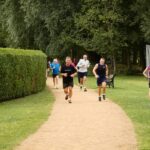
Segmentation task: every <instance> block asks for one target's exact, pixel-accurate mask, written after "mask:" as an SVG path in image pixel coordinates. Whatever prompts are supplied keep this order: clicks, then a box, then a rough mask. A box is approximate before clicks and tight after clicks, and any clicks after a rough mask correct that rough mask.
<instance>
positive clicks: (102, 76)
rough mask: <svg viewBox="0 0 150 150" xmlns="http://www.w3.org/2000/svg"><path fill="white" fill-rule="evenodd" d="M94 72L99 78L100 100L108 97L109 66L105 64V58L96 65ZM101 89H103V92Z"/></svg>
mask: <svg viewBox="0 0 150 150" xmlns="http://www.w3.org/2000/svg"><path fill="white" fill-rule="evenodd" d="M93 74H94V75H95V78H96V79H97V86H98V95H99V97H98V99H99V101H101V100H102V98H103V100H105V99H106V78H107V77H108V66H107V65H106V64H105V59H104V58H101V59H100V62H99V63H98V64H96V65H95V67H94V69H93ZM101 89H103V91H102V94H101Z"/></svg>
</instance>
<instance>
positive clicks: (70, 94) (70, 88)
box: [69, 87, 73, 98]
mask: <svg viewBox="0 0 150 150" xmlns="http://www.w3.org/2000/svg"><path fill="white" fill-rule="evenodd" d="M72 93H73V92H72V87H69V97H70V98H71V97H72Z"/></svg>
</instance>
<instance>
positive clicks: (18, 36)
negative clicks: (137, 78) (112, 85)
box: [0, 0, 150, 71]
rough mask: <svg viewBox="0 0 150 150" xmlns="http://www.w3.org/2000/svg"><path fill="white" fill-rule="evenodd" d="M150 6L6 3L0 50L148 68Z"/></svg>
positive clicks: (72, 0) (0, 19)
mask: <svg viewBox="0 0 150 150" xmlns="http://www.w3.org/2000/svg"><path fill="white" fill-rule="evenodd" d="M149 6H150V1H149V0H134V1H131V0H111V1H110V0H1V1H0V14H1V15H0V46H1V47H16V48H24V49H25V48H27V49H42V50H43V51H44V52H45V53H47V54H48V55H55V56H60V55H61V56H65V55H67V54H72V55H76V54H78V53H79V51H85V50H86V51H92V52H95V53H97V54H99V55H101V56H107V57H109V58H110V59H111V60H112V61H113V64H114V71H115V69H116V67H115V66H116V65H115V64H116V63H121V64H125V65H127V67H128V69H129V70H130V69H131V68H132V65H139V66H141V67H144V66H145V45H146V44H149V43H150V9H149Z"/></svg>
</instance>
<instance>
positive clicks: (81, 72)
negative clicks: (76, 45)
mask: <svg viewBox="0 0 150 150" xmlns="http://www.w3.org/2000/svg"><path fill="white" fill-rule="evenodd" d="M89 66H90V62H89V60H88V59H87V55H83V59H80V60H79V62H78V64H77V68H78V76H79V79H80V89H82V88H84V91H85V92H86V91H87V88H86V86H85V82H86V78H87V73H88V68H89Z"/></svg>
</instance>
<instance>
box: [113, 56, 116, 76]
mask: <svg viewBox="0 0 150 150" xmlns="http://www.w3.org/2000/svg"><path fill="white" fill-rule="evenodd" d="M112 60H113V74H116V68H117V67H116V57H115V54H113V57H112Z"/></svg>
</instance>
